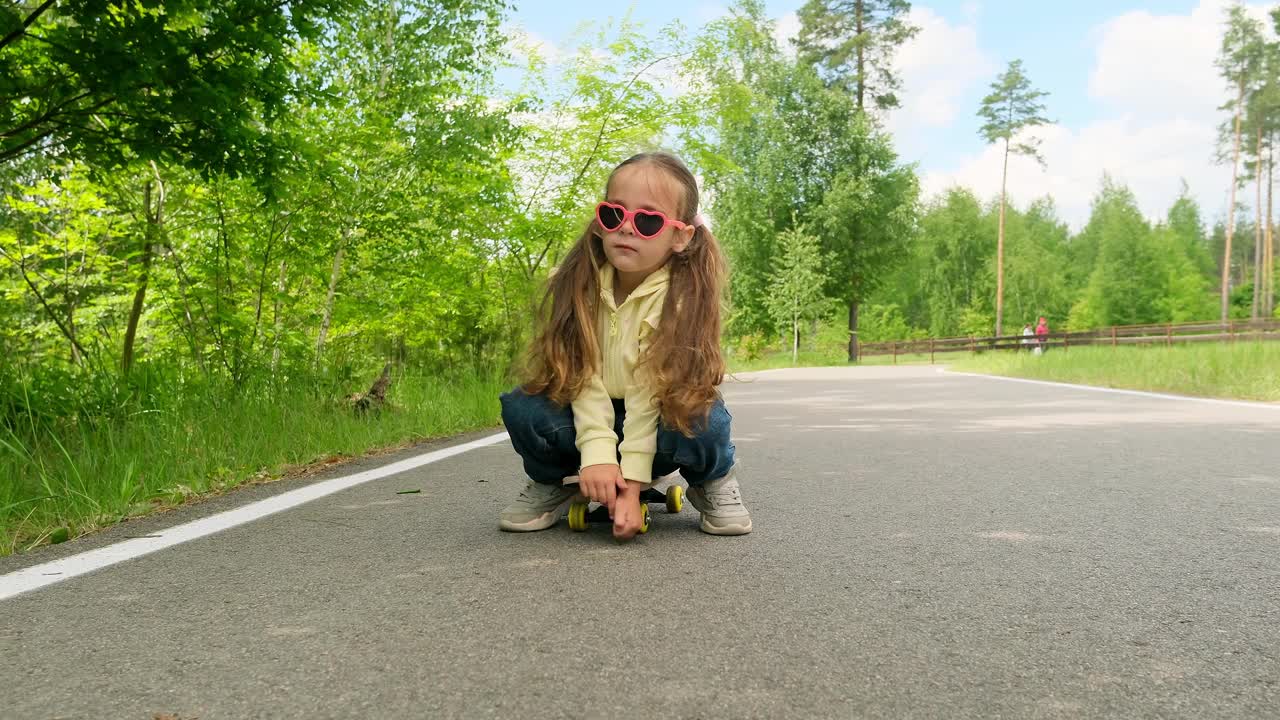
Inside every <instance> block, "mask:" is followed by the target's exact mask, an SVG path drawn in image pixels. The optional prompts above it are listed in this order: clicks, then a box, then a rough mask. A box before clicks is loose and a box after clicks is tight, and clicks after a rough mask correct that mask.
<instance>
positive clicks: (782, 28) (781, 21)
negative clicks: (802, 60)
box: [773, 12, 800, 57]
mask: <svg viewBox="0 0 1280 720" xmlns="http://www.w3.org/2000/svg"><path fill="white" fill-rule="evenodd" d="M799 35H800V16H799V15H796V14H795V13H794V12H789V13H787V14H786V15H783V16H782V17H780V18H778V19H777V20H775V21H774V23H773V39H774V41H776V42H777V43H778V47H779V48H781V49H782V52H783V53H785V54H786V55H788V56H790V57H794V56H795V54H796V48H795V46H794V45H792V44H791V41H792V40H794V39H795V38H796V37H798V36H799Z"/></svg>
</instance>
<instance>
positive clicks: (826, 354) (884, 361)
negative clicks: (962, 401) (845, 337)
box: [728, 348, 971, 373]
mask: <svg viewBox="0 0 1280 720" xmlns="http://www.w3.org/2000/svg"><path fill="white" fill-rule="evenodd" d="M847 357H848V356H847V355H846V354H845V351H844V349H843V348H840V349H839V350H826V351H822V350H807V351H806V350H801V351H800V353H799V355H798V357H797V361H796V362H794V363H793V362H792V361H791V353H790V352H777V351H772V352H768V353H765V354H763V355H762V356H760V357H758V358H754V359H746V358H742V357H736V358H735V357H733V356H732V355H731V356H729V357H728V366H729V371H730V372H732V373H742V372H753V371H756V370H777V369H780V368H789V367H840V366H845V365H849V362H848V359H847ZM968 357H971V354H970V353H968V352H956V353H938V354H937V355H935V357H934V362H935V363H937V364H938V365H942V364H943V363H953V362H955V361H956V360H957V359H960V358H968ZM929 361H930V359H929V353H916V354H902V355H899V356H898V358H897V361H896V362H895V361H894V358H893V356H892V355H871V356H867V357H863V358H862V359H861V360H860V361H859V362H858V364H859V365H912V364H917V365H918V364H921V363H924V364H928V363H929Z"/></svg>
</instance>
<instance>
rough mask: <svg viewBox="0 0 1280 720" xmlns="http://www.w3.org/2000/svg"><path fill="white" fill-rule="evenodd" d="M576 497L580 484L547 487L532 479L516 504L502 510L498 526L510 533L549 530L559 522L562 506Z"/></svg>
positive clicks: (521, 492)
mask: <svg viewBox="0 0 1280 720" xmlns="http://www.w3.org/2000/svg"><path fill="white" fill-rule="evenodd" d="M577 494H578V486H577V485H559V484H557V485H544V484H543V483H538V482H534V481H532V480H530V481H529V484H528V485H525V487H524V489H523V490H521V491H520V496H519V497H517V498H516V501H515V502H513V503H511V504H510V505H508V506H507V507H506V509H505V510H503V511H502V516H501V517H500V518H499V519H498V527H500V528H502V529H503V530H508V531H510V532H533V531H534V530H546V529H547V528H549V527H551V526H552V525H555V524H556V521H557V520H559V519H560V506H561V505H564V504H565V502H567V501H568V500H569V499H570V498H572V497H573V496H574V495H577Z"/></svg>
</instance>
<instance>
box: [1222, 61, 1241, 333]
mask: <svg viewBox="0 0 1280 720" xmlns="http://www.w3.org/2000/svg"><path fill="white" fill-rule="evenodd" d="M1243 105H1244V80H1241V81H1240V92H1239V95H1238V96H1237V97H1236V131H1235V136H1234V137H1235V140H1234V142H1233V150H1232V153H1231V195H1230V199H1229V200H1228V201H1227V239H1226V244H1225V245H1224V247H1223V248H1222V318H1221V321H1222V322H1224V323H1225V322H1226V321H1227V319H1228V318H1230V317H1231V236H1232V235H1233V234H1234V233H1235V231H1236V178H1237V173H1238V171H1239V169H1240V111H1241V109H1242V106H1243Z"/></svg>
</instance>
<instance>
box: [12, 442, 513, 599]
mask: <svg viewBox="0 0 1280 720" xmlns="http://www.w3.org/2000/svg"><path fill="white" fill-rule="evenodd" d="M506 439H507V434H506V433H505V432H504V433H498V434H497V435H490V436H489V437H486V438H481V439H479V440H473V441H471V442H469V443H463V444H461V445H455V446H453V447H448V448H444V449H443V450H436V451H434V452H429V453H424V454H422V455H418V456H415V457H411V458H408V459H407V460H401V461H400V462H396V463H392V464H390V465H387V466H384V467H380V468H374V469H373V470H365V471H364V472H359V473H356V474H355V475H346V476H343V477H337V478H332V479H330V480H324V481H322V482H318V483H315V484H314V485H308V486H306V487H302V488H298V489H297V490H290V491H289V492H286V493H281V494H279V495H276V496H274V497H269V498H267V499H265V500H259V501H258V502H255V503H250V504H248V505H244V506H242V507H238V508H236V509H234V510H227V511H226V512H220V513H218V514H217V515H210V516H209V517H206V518H201V519H199V520H193V521H192V522H189V523H185V524H183V525H175V526H174V527H171V528H167V529H165V530H162V531H160V533H159V534H158V535H155V536H149V537H144V538H134V539H132V540H125V541H124V542H118V543H116V544H114V545H108V546H107V547H103V548H98V549H97V550H90V551H88V552H83V553H80V554H79V555H72V556H71V557H66V558H62V559H61V560H53V561H50V562H47V563H43V564H41V565H33V566H31V567H28V568H23V569H22V570H16V571H14V572H11V573H9V574H8V575H0V600H7V599H9V598H11V597H16V596H18V595H21V594H23V593H26V592H31V591H32V590H38V589H40V588H42V587H46V586H48V585H52V584H54V583H58V582H62V581H63V580H66V579H67V578H73V577H75V576H77V575H83V574H85V573H88V572H93V571H94V570H100V569H102V568H104V567H108V566H110V565H115V564H116V563H119V562H124V561H125V560H132V559H133V558H136V557H142V556H143V555H147V554H149V553H153V552H155V551H157V550H163V549H164V548H167V547H171V546H173V545H178V544H180V543H184V542H187V541H189V540H195V539H196V538H202V537H204V536H206V535H212V534H213V533H216V532H220V531H222V530H226V529H227V528H233V527H235V526H237V525H243V524H244V523H247V522H252V521H254V520H257V519H259V518H264V517H266V516H268V515H271V514H273V513H278V512H280V511H281V510H288V509H289V508H294V507H297V506H299V505H301V504H303V503H307V502H311V501H312V500H316V499H319V498H322V497H324V496H326V495H332V494H333V493H336V492H339V491H341V490H346V489H347V488H350V487H355V486H356V485H360V484H362V483H367V482H369V481H371V480H378V479H380V478H385V477H389V476H391V475H396V474H398V473H402V472H406V471H408V470H413V469H414V468H419V467H422V466H423V465H430V464H431V463H434V462H439V461H440V460H444V459H445V458H449V457H453V456H454V455H460V454H462V453H464V452H467V451H468V450H474V449H475V448H479V447H485V446H487V445H493V444H496V443H499V442H502V441H503V440H506Z"/></svg>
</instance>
